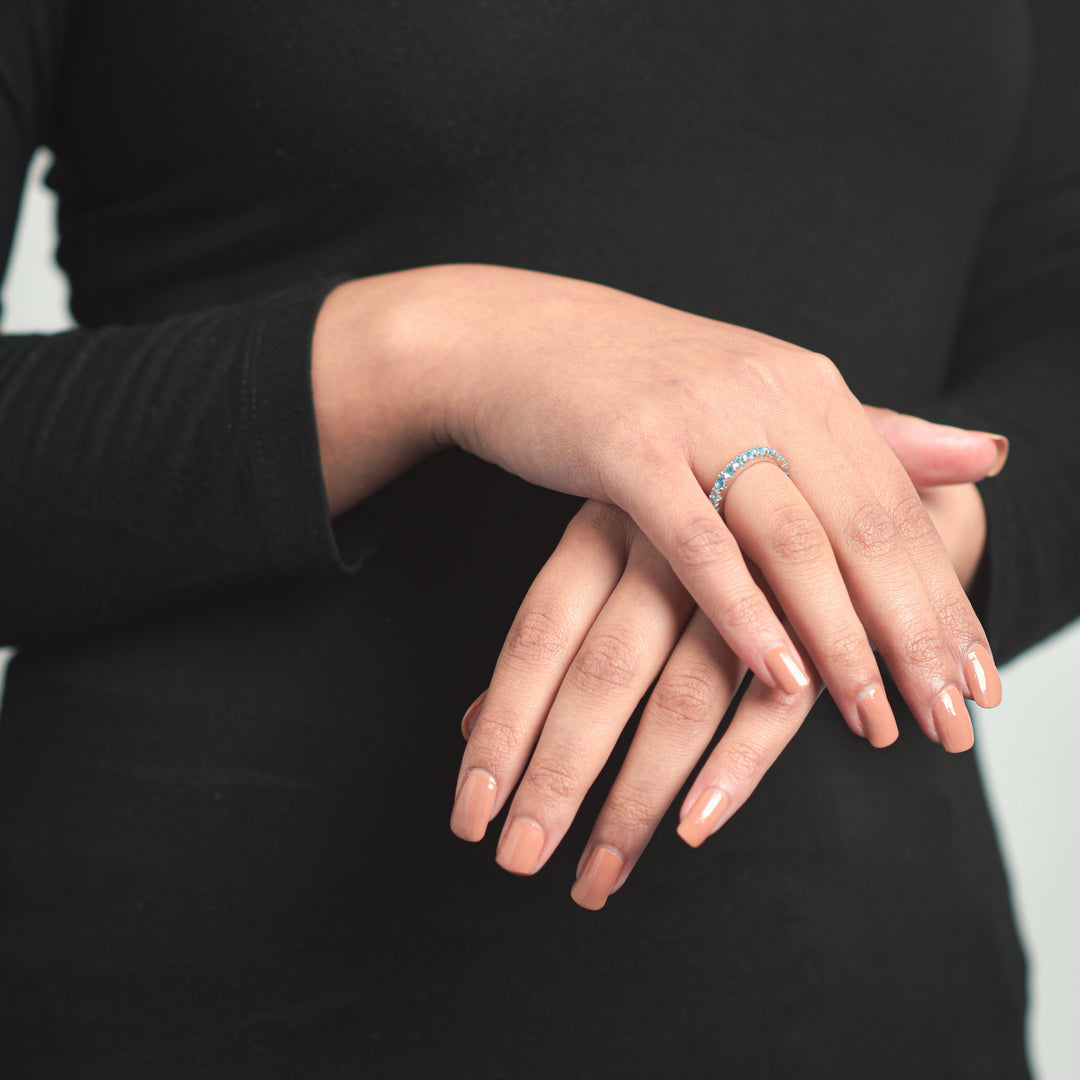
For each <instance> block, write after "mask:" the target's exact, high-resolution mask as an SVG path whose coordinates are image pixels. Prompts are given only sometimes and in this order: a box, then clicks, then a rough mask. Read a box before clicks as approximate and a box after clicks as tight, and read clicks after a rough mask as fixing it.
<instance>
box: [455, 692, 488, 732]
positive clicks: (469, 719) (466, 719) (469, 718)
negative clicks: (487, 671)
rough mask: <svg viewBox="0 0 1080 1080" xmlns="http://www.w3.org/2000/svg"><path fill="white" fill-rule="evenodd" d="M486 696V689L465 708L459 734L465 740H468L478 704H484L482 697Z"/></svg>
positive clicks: (478, 708) (478, 707)
mask: <svg viewBox="0 0 1080 1080" xmlns="http://www.w3.org/2000/svg"><path fill="white" fill-rule="evenodd" d="M486 697H487V691H486V690H485V691H484V692H483V693H482V694H481V695H480V696H479V697H478V698H477V699H476V700H475V701H474V702H473V703H472V704H471V705H470V706H469V707H468V708H467V709H466V710H465V715H464V716H463V717H462V718H461V734H462V735H464V736H465V741H466V742H468V741H469V736H470V735H471V734H472V729H473V724H475V723H476V714H477V713H478V712H479V711H480V706H481V705H483V704H484V698H486Z"/></svg>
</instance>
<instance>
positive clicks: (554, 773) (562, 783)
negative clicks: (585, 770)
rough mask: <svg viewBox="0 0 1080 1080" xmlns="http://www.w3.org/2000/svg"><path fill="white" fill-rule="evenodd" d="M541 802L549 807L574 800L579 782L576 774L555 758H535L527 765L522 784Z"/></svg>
mask: <svg viewBox="0 0 1080 1080" xmlns="http://www.w3.org/2000/svg"><path fill="white" fill-rule="evenodd" d="M522 786H523V787H527V788H528V789H529V791H530V792H531V793H532V794H534V795H535V796H536V797H537V798H539V799H540V800H541V801H543V802H545V803H548V804H549V805H555V804H558V803H565V802H568V801H570V800H572V799H574V798H575V796H576V795H577V793H578V788H579V782H578V775H577V773H576V772H575V771H574V770H573V769H572V768H570V767H569V765H567V764H566V763H565V762H562V761H559V760H558V759H556V758H540V759H539V760H538V759H536V758H535V757H534V758H533V760H532V761H531V762H530V763H529V768H528V769H527V770H526V773H525V779H524V782H523V784H522Z"/></svg>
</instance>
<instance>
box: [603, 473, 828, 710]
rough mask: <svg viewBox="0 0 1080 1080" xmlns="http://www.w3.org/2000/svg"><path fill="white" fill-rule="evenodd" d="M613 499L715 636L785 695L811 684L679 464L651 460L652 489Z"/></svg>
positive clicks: (726, 533) (636, 486)
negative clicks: (674, 576)
mask: <svg viewBox="0 0 1080 1080" xmlns="http://www.w3.org/2000/svg"><path fill="white" fill-rule="evenodd" d="M751 471H754V470H751ZM617 496H618V499H619V504H620V505H622V506H623V507H624V508H625V509H626V510H627V512H628V513H629V514H630V516H631V517H632V518H633V519H634V521H635V522H637V524H638V525H639V526H640V528H641V530H642V532H644V533H645V535H646V536H647V537H648V538H649V539H650V540H651V541H652V542H653V544H654V545H655V546H656V548H657V549H658V550H659V552H660V553H661V554H662V555H663V556H664V558H665V559H666V560H667V561H668V563H669V564H670V565H671V567H672V569H673V570H674V572H675V573H676V574H677V575H678V577H679V579H680V580H681V581H682V583H683V585H684V587H685V588H686V591H687V592H688V593H689V594H690V595H691V596H692V597H693V599H694V601H695V602H696V603H697V605H698V606H699V607H700V608H701V609H702V611H704V612H705V614H706V615H707V616H708V618H709V620H710V621H711V622H712V624H713V625H714V626H715V627H716V628H717V630H719V632H720V636H721V637H722V638H723V639H724V640H725V641H726V642H727V643H728V645H729V646H730V647H731V649H732V651H733V652H734V653H735V654H736V655H737V656H738V657H739V659H740V660H742V662H743V663H744V664H746V666H747V667H748V668H749V669H750V670H751V671H752V672H753V673H754V674H755V675H757V676H758V678H760V679H761V680H762V681H763V682H765V683H766V684H767V685H768V686H772V687H780V688H783V689H785V690H787V691H788V692H791V693H794V692H797V691H798V690H800V689H802V688H803V687H806V686H808V685H809V682H810V680H809V677H808V675H807V674H806V672H805V671H803V670H802V668H801V666H800V664H799V661H798V659H797V657H798V650H797V649H796V648H795V646H794V644H793V642H792V640H791V637H790V636H789V634H788V632H787V630H786V629H785V628H784V625H783V623H782V622H781V621H780V618H779V617H778V616H777V614H776V612H775V611H774V610H773V608H772V605H771V604H770V603H769V601H768V599H767V598H766V597H765V594H764V593H763V592H762V591H761V589H760V588H759V587H758V585H757V583H756V582H755V581H754V579H753V577H752V576H751V573H750V570H749V569H748V567H747V565H746V561H745V559H744V557H743V553H742V551H741V549H740V547H739V544H738V541H736V539H735V537H733V536H732V534H731V531H730V530H729V529H728V527H727V526H726V525H725V524H724V522H723V520H722V519H721V518H720V516H719V515H718V514H717V512H716V510H715V509H714V508H713V506H712V504H711V503H710V502H709V497H708V496H707V495H706V494H705V492H704V491H703V490H702V488H701V486H700V484H699V481H698V480H697V479H696V478H695V477H694V474H693V472H691V471H690V470H689V469H688V468H687V465H686V461H685V460H683V459H679V458H675V459H670V460H666V461H665V460H661V461H657V462H656V463H655V464H654V465H653V467H652V468H651V470H650V483H648V484H644V483H633V484H630V485H629V486H628V487H627V488H626V489H625V490H622V491H620V492H618V493H617Z"/></svg>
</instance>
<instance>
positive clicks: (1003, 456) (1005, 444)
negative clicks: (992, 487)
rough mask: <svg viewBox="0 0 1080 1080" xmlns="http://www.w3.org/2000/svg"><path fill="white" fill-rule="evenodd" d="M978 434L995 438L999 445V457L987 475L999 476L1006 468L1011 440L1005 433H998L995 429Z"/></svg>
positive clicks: (996, 444) (995, 443)
mask: <svg viewBox="0 0 1080 1080" xmlns="http://www.w3.org/2000/svg"><path fill="white" fill-rule="evenodd" d="M977 434H979V435H985V436H986V437H987V438H988V439H993V440H994V445H995V446H996V447H997V457H996V458H995V459H994V464H993V466H992V468H991V469H990V471H989V472H988V473H987V474H986V475H987V476H997V474H998V473H999V472H1001V470H1002V469H1004V468H1005V462H1006V461H1008V460H1009V440H1008V439H1006V438H1005V436H1004V435H997V434H995V433H994V432H993V431H980V432H977Z"/></svg>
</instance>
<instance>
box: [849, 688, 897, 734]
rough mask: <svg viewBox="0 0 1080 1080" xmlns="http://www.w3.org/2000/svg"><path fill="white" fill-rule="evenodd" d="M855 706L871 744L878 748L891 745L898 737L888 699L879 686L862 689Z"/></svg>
mask: <svg viewBox="0 0 1080 1080" xmlns="http://www.w3.org/2000/svg"><path fill="white" fill-rule="evenodd" d="M855 708H856V711H857V712H858V714H859V720H860V721H861V722H862V726H863V731H865V732H866V737H867V739H869V740H870V745H871V746H874V747H877V748H878V749H880V748H881V747H883V746H891V745H892V744H893V743H894V742H896V740H897V739H898V738H899V737H900V731H899V729H898V728H897V726H896V718H895V717H894V716H893V711H892V709H891V708H890V706H889V699H888V698H887V697H886V696H885V691H884V690H883V689H882V688H881V687H880V686H870V687H868V688H867V689H866V690H864V691H863V692H862V693H861V694H860V695H859V697H858V700H857V701H856V702H855Z"/></svg>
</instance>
